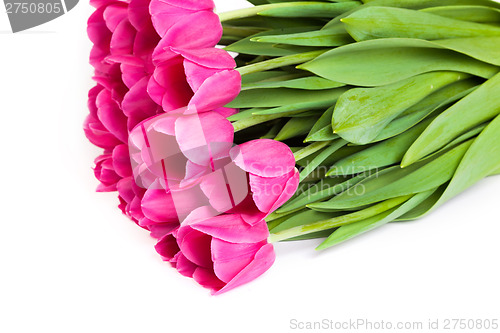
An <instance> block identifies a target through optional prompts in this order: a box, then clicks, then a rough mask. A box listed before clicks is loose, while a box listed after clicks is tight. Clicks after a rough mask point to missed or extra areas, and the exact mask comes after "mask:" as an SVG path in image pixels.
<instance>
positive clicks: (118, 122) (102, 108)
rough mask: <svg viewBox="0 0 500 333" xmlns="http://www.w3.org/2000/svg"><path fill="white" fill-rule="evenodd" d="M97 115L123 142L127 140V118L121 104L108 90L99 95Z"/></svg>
mask: <svg viewBox="0 0 500 333" xmlns="http://www.w3.org/2000/svg"><path fill="white" fill-rule="evenodd" d="M96 105H97V108H98V109H97V116H98V117H99V120H100V121H101V123H102V124H103V125H104V127H106V129H107V130H108V131H109V132H111V133H112V134H113V135H114V136H115V137H116V138H118V139H119V140H121V141H122V142H127V136H128V130H127V118H126V117H125V115H124V114H123V112H122V111H121V109H120V106H119V105H118V104H117V103H116V102H115V101H113V99H112V98H111V94H110V92H109V91H107V90H102V91H101V92H100V93H99V95H97V100H96Z"/></svg>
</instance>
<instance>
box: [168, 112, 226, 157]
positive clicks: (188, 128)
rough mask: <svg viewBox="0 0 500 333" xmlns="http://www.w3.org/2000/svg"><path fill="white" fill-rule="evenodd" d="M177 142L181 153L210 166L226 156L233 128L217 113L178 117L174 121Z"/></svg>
mask: <svg viewBox="0 0 500 333" xmlns="http://www.w3.org/2000/svg"><path fill="white" fill-rule="evenodd" d="M175 133H176V138H177V143H178V144H179V148H180V149H181V151H182V152H183V154H184V155H185V156H186V157H187V158H188V159H189V160H191V161H192V162H194V163H196V164H198V165H206V166H211V165H213V163H214V160H217V159H221V158H224V157H225V156H228V154H229V149H230V148H231V146H232V145H233V137H234V128H233V126H232V124H231V122H229V121H228V120H227V119H225V118H224V117H222V116H221V115H220V114H218V113H213V112H207V113H202V114H193V115H188V116H184V117H180V118H178V119H177V120H176V122H175Z"/></svg>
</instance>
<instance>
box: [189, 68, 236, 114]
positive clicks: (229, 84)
mask: <svg viewBox="0 0 500 333" xmlns="http://www.w3.org/2000/svg"><path fill="white" fill-rule="evenodd" d="M240 90H241V75H240V73H239V72H238V71H235V70H225V71H222V72H219V73H216V74H214V75H212V76H210V77H209V78H207V79H206V80H205V81H204V82H203V83H202V85H201V86H200V87H199V89H198V90H197V91H196V92H195V94H194V96H193V98H192V99H191V101H190V102H189V106H194V107H196V108H197V109H198V112H204V111H210V110H213V109H216V108H219V107H222V106H224V105H226V104H227V103H229V102H231V101H232V100H233V99H235V98H236V96H238V94H239V93H240Z"/></svg>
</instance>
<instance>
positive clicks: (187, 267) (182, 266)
mask: <svg viewBox="0 0 500 333" xmlns="http://www.w3.org/2000/svg"><path fill="white" fill-rule="evenodd" d="M174 260H175V261H176V266H175V267H176V268H177V271H178V272H179V273H181V274H182V275H184V276H187V277H193V274H194V272H195V271H196V268H197V267H196V265H195V264H194V263H192V262H191V261H190V260H189V259H188V258H186V256H185V255H183V254H182V252H179V253H178V254H177V255H176V256H175V258H174Z"/></svg>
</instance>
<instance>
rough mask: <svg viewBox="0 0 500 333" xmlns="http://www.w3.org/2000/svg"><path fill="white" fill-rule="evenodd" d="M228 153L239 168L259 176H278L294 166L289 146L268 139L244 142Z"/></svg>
mask: <svg viewBox="0 0 500 333" xmlns="http://www.w3.org/2000/svg"><path fill="white" fill-rule="evenodd" d="M229 154H230V156H231V159H232V160H233V161H234V162H235V163H236V165H238V166H239V167H240V168H242V169H243V170H245V171H246V172H250V173H253V174H255V175H257V176H261V177H278V176H281V175H284V174H287V173H289V172H290V171H292V170H293V169H294V168H295V158H294V157H293V153H292V151H291V150H290V148H289V147H288V146H287V145H286V144H284V143H281V142H278V141H274V140H270V139H258V140H253V141H248V142H245V143H243V144H241V145H239V146H236V147H233V148H232V149H231V151H230V152H229Z"/></svg>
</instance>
